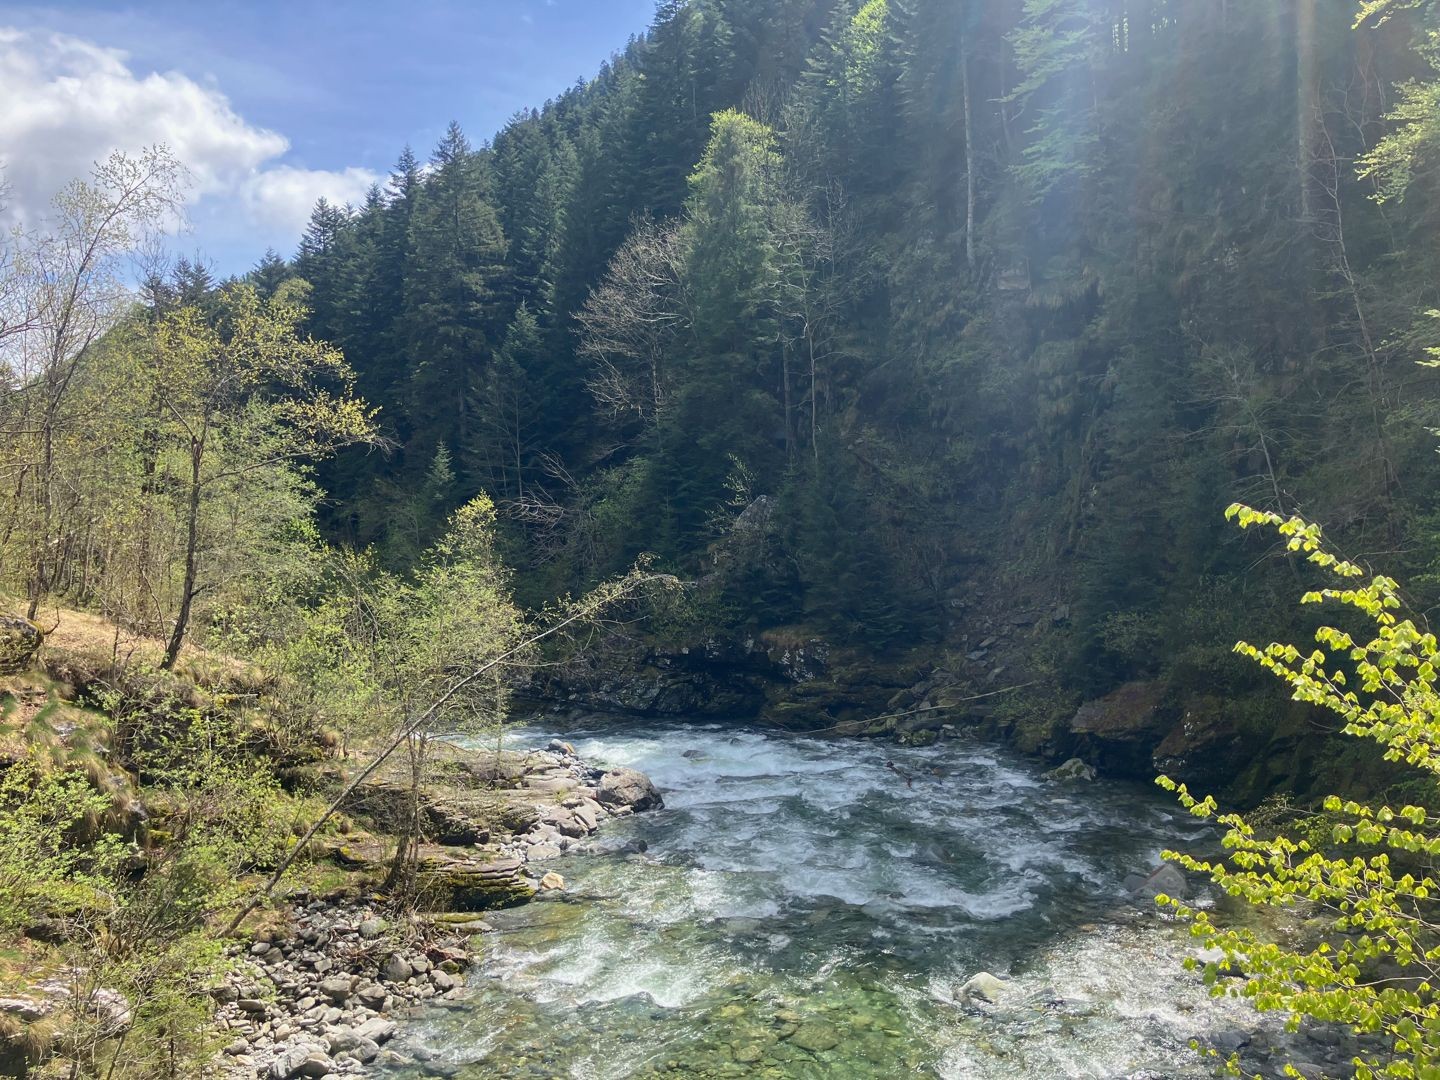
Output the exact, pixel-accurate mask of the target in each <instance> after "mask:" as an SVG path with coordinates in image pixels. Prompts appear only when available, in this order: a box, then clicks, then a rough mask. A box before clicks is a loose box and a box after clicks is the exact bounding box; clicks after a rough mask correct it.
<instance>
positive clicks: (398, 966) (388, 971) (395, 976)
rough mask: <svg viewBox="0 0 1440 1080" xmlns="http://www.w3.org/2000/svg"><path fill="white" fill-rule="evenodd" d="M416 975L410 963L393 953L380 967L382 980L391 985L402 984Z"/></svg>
mask: <svg viewBox="0 0 1440 1080" xmlns="http://www.w3.org/2000/svg"><path fill="white" fill-rule="evenodd" d="M414 973H415V972H414V969H412V968H411V967H410V964H409V962H408V961H407V960H406V959H405V958H404V957H403V956H401V955H400V954H399V953H391V954H390V956H389V957H388V958H387V959H386V960H385V962H384V963H383V964H381V965H380V978H381V979H383V980H384V981H385V982H389V983H402V982H404V981H405V980H406V979H408V978H410V976H411V975H413V974H414Z"/></svg>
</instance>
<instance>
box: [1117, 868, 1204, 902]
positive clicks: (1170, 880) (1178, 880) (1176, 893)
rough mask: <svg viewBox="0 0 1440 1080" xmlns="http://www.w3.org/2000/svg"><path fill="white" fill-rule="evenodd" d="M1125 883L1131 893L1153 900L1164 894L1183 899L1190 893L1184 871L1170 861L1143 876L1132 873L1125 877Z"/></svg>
mask: <svg viewBox="0 0 1440 1080" xmlns="http://www.w3.org/2000/svg"><path fill="white" fill-rule="evenodd" d="M1125 885H1126V887H1127V888H1128V889H1129V890H1130V895H1131V896H1134V897H1135V898H1137V899H1145V900H1153V899H1155V898H1156V897H1157V896H1161V895H1164V896H1171V897H1174V898H1175V899H1177V900H1183V899H1185V897H1187V896H1188V895H1189V894H1190V886H1189V883H1188V882H1187V881H1186V880H1185V875H1184V873H1183V872H1182V871H1181V870H1180V869H1179V868H1178V867H1176V866H1173V865H1171V864H1170V863H1166V864H1165V865H1164V866H1160V867H1157V868H1156V869H1154V870H1152V871H1151V872H1150V873H1149V874H1148V875H1146V876H1145V877H1143V878H1142V877H1140V876H1139V875H1138V874H1132V875H1131V876H1130V877H1128V878H1126V879H1125Z"/></svg>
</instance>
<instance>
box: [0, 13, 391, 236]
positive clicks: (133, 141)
mask: <svg viewBox="0 0 1440 1080" xmlns="http://www.w3.org/2000/svg"><path fill="white" fill-rule="evenodd" d="M0 102H4V105H3V107H0V162H3V164H4V166H5V178H6V180H7V181H8V183H9V187H10V193H9V194H10V208H9V216H11V217H12V218H21V219H27V220H34V219H36V218H38V217H39V216H41V215H43V214H44V212H45V208H46V207H47V206H48V204H49V201H50V199H51V198H52V197H53V196H54V194H55V193H56V192H57V191H58V190H59V189H60V188H61V187H62V186H63V185H64V184H65V183H66V182H68V181H69V180H71V179H73V178H75V177H77V176H85V175H87V174H88V173H89V171H90V168H91V166H92V164H93V163H94V162H95V161H97V160H99V159H102V158H104V157H106V156H107V155H108V154H109V153H110V152H111V151H112V150H115V149H122V150H127V151H131V152H134V151H137V150H140V149H141V148H143V147H146V146H149V145H152V144H155V143H164V144H165V145H166V146H168V147H169V148H170V150H171V152H172V153H173V154H174V155H175V156H176V158H178V159H179V160H180V161H181V162H183V163H184V164H185V166H186V167H187V168H188V169H189V170H190V172H191V175H192V177H193V180H194V185H193V188H192V190H191V200H192V201H195V202H199V201H201V200H203V201H204V202H205V203H207V204H211V203H213V202H219V203H221V204H230V205H232V206H233V207H235V209H236V210H237V211H238V212H239V213H240V214H241V215H243V217H244V218H245V219H247V220H248V222H249V223H250V224H251V225H253V226H254V227H255V228H256V230H257V231H258V232H260V233H262V234H264V235H266V236H277V237H279V236H284V237H291V238H293V237H294V236H295V235H297V234H298V232H299V230H300V229H301V228H302V227H303V225H304V222H305V219H306V217H307V216H308V215H309V211H310V208H311V206H312V205H313V204H314V202H315V200H316V199H317V198H319V197H320V196H322V195H324V196H325V197H326V198H329V199H331V200H333V201H336V202H353V201H358V199H359V198H360V196H361V195H363V193H364V191H365V188H366V187H368V186H369V185H370V184H371V183H372V182H373V181H375V180H376V179H378V177H377V176H376V175H375V174H374V173H371V172H370V171H369V170H366V169H358V168H349V169H344V170H340V171H334V172H331V171H326V170H317V169H303V168H298V167H296V166H294V165H288V164H281V163H280V162H279V159H280V158H281V157H282V155H284V154H285V153H286V151H287V150H288V149H289V147H290V143H289V140H288V139H286V138H285V136H283V135H281V134H279V133H278V132H274V131H269V130H267V129H265V128H261V127H257V126H255V125H253V124H251V123H249V122H248V121H246V120H245V118H244V117H242V116H241V115H240V114H239V113H237V112H236V111H235V109H234V108H233V107H232V106H231V104H230V102H229V100H228V99H227V98H226V96H225V95H224V94H223V93H222V92H221V91H220V90H219V89H218V88H217V87H215V86H213V85H206V84H203V83H200V82H196V81H195V80H194V79H192V78H190V77H189V76H187V75H184V74H181V73H180V72H176V71H170V72H165V73H160V72H151V73H149V74H140V73H137V72H136V71H134V70H132V69H131V68H130V66H129V63H128V58H127V56H126V54H125V53H123V52H121V51H119V50H117V49H110V48H106V47H104V46H101V45H97V44H94V43H93V42H89V41H85V40H83V39H81V38H78V37H73V36H69V35H66V34H57V33H44V32H30V31H22V30H15V29H7V28H4V27H0ZM206 209H207V210H209V211H211V212H210V213H207V214H206V215H205V216H207V217H212V216H215V215H214V213H213V211H214V209H215V207H213V206H210V205H207V207H206Z"/></svg>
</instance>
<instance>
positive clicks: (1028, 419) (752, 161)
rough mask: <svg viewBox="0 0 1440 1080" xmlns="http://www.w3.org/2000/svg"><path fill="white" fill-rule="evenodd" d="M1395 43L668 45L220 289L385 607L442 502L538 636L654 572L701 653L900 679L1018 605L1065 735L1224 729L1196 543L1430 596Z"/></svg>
mask: <svg viewBox="0 0 1440 1080" xmlns="http://www.w3.org/2000/svg"><path fill="white" fill-rule="evenodd" d="M1428 19H1429V15H1428V12H1427V10H1426V9H1425V6H1424V5H1421V4H1414V3H1393V4H1386V3H1382V4H1372V5H1368V7H1367V9H1366V11H1365V12H1364V14H1363V17H1362V19H1361V23H1360V24H1359V26H1358V32H1357V28H1356V27H1355V20H1356V10H1355V8H1354V6H1353V5H1352V4H1351V3H1349V2H1347V0H1264V2H1256V3H1246V4H1235V3H1228V2H1226V0H1203V2H1179V0H1174V2H1165V0H1109V2H1103V3H1102V2H1093V0H991V2H983V3H982V2H978V0H968V2H959V0H869V2H866V3H864V4H860V3H857V2H853V0H850V2H825V0H783V2H782V0H776V2H758V0H667V2H665V3H663V4H661V5H660V8H659V10H658V12H657V14H656V17H655V21H654V24H653V26H652V27H651V29H650V31H649V32H648V34H646V35H645V36H644V37H643V38H639V39H636V40H634V41H632V43H631V44H630V46H629V47H628V48H627V49H626V50H625V51H624V53H623V54H621V55H619V56H617V57H615V59H614V60H613V62H612V63H611V64H609V65H608V66H607V67H606V68H605V69H604V70H602V71H601V72H600V74H599V75H598V76H597V77H596V78H595V79H594V80H592V81H590V82H587V83H584V84H581V85H578V86H576V87H575V88H574V89H573V90H570V91H568V92H567V93H565V94H563V95H561V96H560V97H559V98H557V99H555V100H554V101H551V102H549V103H547V104H546V105H545V106H544V107H543V108H540V109H539V110H537V111H532V112H527V113H524V114H521V115H519V116H516V117H515V118H514V120H513V121H512V122H511V123H510V124H509V125H508V126H507V127H506V128H505V129H504V130H503V131H502V132H500V133H499V134H498V135H496V136H495V137H494V139H493V141H491V142H487V143H472V142H471V141H470V140H469V139H468V138H467V137H466V135H465V134H463V133H462V131H461V130H460V128H459V127H458V126H452V127H451V130H450V132H449V133H448V134H447V136H446V137H445V139H444V140H443V141H442V142H441V144H440V145H439V146H438V147H436V148H435V149H434V151H433V152H432V153H431V154H430V156H429V158H428V160H427V161H425V162H423V163H422V161H421V160H420V159H419V158H417V157H416V155H414V154H413V153H411V152H410V151H409V150H406V151H405V152H404V153H403V154H402V155H401V157H400V160H399V163H398V164H397V166H396V168H395V171H394V174H393V175H392V177H391V178H390V181H389V183H388V185H387V186H386V187H385V188H384V189H383V190H381V189H376V190H373V191H372V192H371V194H370V196H369V197H368V198H367V200H366V202H365V204H364V205H363V206H360V207H346V208H342V207H336V206H331V205H326V204H323V203H322V204H321V205H319V206H317V207H316V209H315V213H314V215H313V218H312V220H311V223H310V227H309V229H308V232H307V234H306V236H305V238H304V241H303V243H302V244H301V247H300V250H299V253H298V255H297V257H296V258H295V259H294V261H293V262H289V263H286V262H284V261H283V260H281V259H279V258H277V257H274V256H273V255H272V256H267V258H266V260H265V261H264V262H263V263H262V264H261V265H260V266H259V267H258V268H257V269H256V271H255V273H254V275H253V278H254V280H255V282H256V283H257V285H258V286H259V287H260V289H261V291H262V293H263V292H266V291H269V290H271V289H273V288H274V287H275V286H276V284H277V283H278V282H279V281H281V280H282V279H284V278H285V277H287V276H289V275H292V274H293V275H298V276H301V277H303V278H304V279H305V280H306V281H308V282H309V283H310V285H311V286H312V289H313V293H312V299H313V314H312V316H311V318H310V321H309V329H310V331H311V332H312V333H313V334H315V335H316V336H317V337H319V338H322V339H324V340H328V341H331V342H334V343H335V344H337V345H338V346H339V347H340V348H341V349H342V350H343V352H344V354H345V356H346V358H347V359H348V361H349V362H350V363H351V364H352V365H353V366H354V367H355V369H356V370H357V371H358V373H359V382H358V388H359V392H360V393H361V394H362V395H363V396H364V397H365V398H366V399H367V400H368V401H370V402H371V403H373V404H376V405H379V406H380V407H381V411H380V413H379V417H378V421H379V423H380V425H381V428H382V431H383V434H384V436H385V437H386V438H387V439H388V440H389V444H388V445H389V449H388V451H387V452H377V451H375V450H374V449H373V448H367V449H364V450H357V451H351V452H349V453H348V454H346V455H344V456H342V457H341V458H340V459H339V460H338V461H337V462H335V463H334V464H333V465H331V466H327V467H326V468H325V469H324V471H323V472H322V474H321V480H322V484H323V486H324V487H325V489H326V490H327V491H328V492H329V494H330V501H329V502H328V504H327V508H326V511H325V515H324V517H325V527H326V529H327V530H328V531H329V532H330V533H331V534H332V535H333V536H334V537H337V538H342V539H345V540H349V541H353V542H356V543H359V544H362V545H368V544H374V545H376V546H377V548H378V550H379V551H380V552H382V553H383V558H384V559H385V560H386V561H388V562H390V563H392V564H396V565H403V564H405V563H407V562H408V561H410V560H412V559H413V558H414V556H415V553H416V552H417V551H419V550H420V549H421V548H423V546H424V545H425V543H426V542H427V541H428V540H429V539H430V538H431V537H432V536H433V535H434V534H435V532H436V530H437V529H438V528H439V527H440V525H441V523H442V522H443V520H444V516H445V514H446V513H447V512H448V511H449V510H450V509H452V508H453V507H454V506H455V505H457V504H459V503H461V502H463V501H464V500H465V499H467V498H469V497H470V496H472V495H473V494H475V493H476V492H478V491H482V490H483V491H486V492H488V493H490V495H491V496H492V497H493V498H494V499H495V501H496V503H497V505H498V506H499V507H500V508H501V514H502V517H503V519H504V521H505V522H506V523H507V530H508V550H509V552H510V557H511V558H512V559H513V560H514V561H515V562H516V563H517V564H518V565H519V567H520V568H521V594H522V596H525V597H527V598H528V599H529V600H530V601H531V602H534V601H537V600H539V599H541V598H543V597H546V596H549V595H552V594H555V593H557V592H563V591H566V590H570V589H574V588H577V587H579V586H582V585H584V584H585V583H587V582H590V581H593V580H595V579H597V578H598V577H599V576H601V575H604V574H607V573H610V572H614V571H616V570H618V569H622V568H623V567H625V566H627V565H628V564H629V563H630V562H631V560H633V559H634V558H635V557H636V556H637V555H638V554H640V553H642V552H654V553H655V554H657V555H658V556H659V558H660V561H661V562H662V564H663V565H664V566H665V567H666V568H667V569H671V570H674V571H675V572H677V573H679V574H681V575H682V576H684V577H686V578H688V579H691V580H696V579H698V580H701V581H703V583H704V585H705V596H706V599H705V602H704V603H703V604H702V605H701V616H700V618H701V621H702V623H703V624H704V625H703V627H701V628H700V629H703V631H704V632H706V633H711V634H715V633H718V634H720V635H721V636H722V637H723V636H735V635H749V634H753V633H755V632H756V631H765V630H767V629H774V628H777V627H788V628H792V629H793V628H796V627H798V628H801V630H802V631H803V632H805V633H816V634H820V635H822V636H824V637H826V638H827V639H830V640H834V641H838V642H842V643H851V644H857V645H863V646H865V647H866V648H868V649H870V650H872V651H873V652H875V653H876V654H877V655H880V654H890V655H893V654H894V653H895V652H896V651H897V650H898V651H901V652H903V651H905V650H913V649H916V648H920V649H922V650H929V651H930V654H932V655H938V654H939V650H941V649H942V648H945V647H949V648H952V649H953V648H959V650H960V651H961V652H963V651H965V649H966V648H967V646H966V645H965V644H963V642H965V641H967V640H969V638H967V635H969V636H970V638H973V639H977V640H978V638H980V637H984V636H986V635H985V631H984V629H983V627H984V626H985V625H986V621H987V620H988V621H992V622H993V621H999V622H1001V623H1003V622H1004V621H1005V620H1006V618H1007V615H1008V609H1010V608H1013V607H1014V606H1016V605H1019V606H1021V607H1026V608H1033V609H1034V610H1037V611H1042V615H1041V616H1040V618H1041V621H1043V622H1046V623H1047V624H1049V623H1053V624H1054V626H1053V628H1051V629H1050V630H1049V631H1048V632H1047V633H1046V634H1045V635H1044V636H1043V640H1040V641H1038V642H1037V643H1036V644H1035V645H1034V646H1033V647H1027V651H1028V652H1029V653H1031V654H1032V655H1030V656H1028V657H1027V660H1026V662H1027V664H1028V665H1029V666H1030V667H1031V668H1032V669H1039V670H1041V671H1043V672H1045V673H1046V674H1047V675H1055V676H1058V678H1059V685H1060V686H1062V687H1063V688H1064V691H1065V693H1066V694H1068V695H1070V697H1069V698H1068V700H1070V701H1074V700H1078V699H1079V698H1081V697H1096V696H1099V695H1101V694H1104V693H1105V692H1107V691H1109V690H1111V689H1112V688H1114V687H1115V686H1117V685H1119V684H1121V683H1122V682H1124V681H1126V680H1128V679H1134V678H1137V677H1148V676H1152V675H1154V674H1156V672H1157V670H1158V669H1161V668H1164V669H1165V670H1166V671H1167V672H1168V674H1169V675H1170V677H1171V685H1172V687H1178V689H1179V692H1180V694H1181V696H1182V697H1183V696H1185V695H1195V694H1202V693H1213V692H1214V691H1215V690H1216V689H1217V688H1220V689H1223V688H1224V686H1225V684H1226V683H1228V682H1232V681H1234V680H1237V679H1239V678H1240V677H1241V676H1242V674H1243V672H1242V671H1241V670H1240V667H1241V666H1240V665H1238V664H1237V663H1236V662H1235V661H1233V660H1232V659H1230V658H1229V656H1228V648H1229V645H1230V644H1231V643H1232V642H1233V640H1234V639H1235V638H1236V637H1237V636H1238V633H1239V631H1240V630H1241V629H1243V628H1247V627H1248V629H1249V630H1250V631H1251V632H1253V631H1254V629H1255V627H1256V624H1257V623H1260V624H1262V625H1263V624H1264V623H1265V621H1266V619H1267V612H1272V613H1273V612H1278V611H1279V610H1280V609H1281V608H1282V607H1283V606H1284V605H1281V604H1280V603H1278V602H1272V601H1271V599H1270V594H1269V592H1268V591H1267V590H1268V588H1269V587H1270V586H1273V585H1274V584H1275V583H1276V582H1277V581H1278V580H1279V577H1280V576H1279V575H1275V574H1273V573H1269V574H1267V573H1255V572H1253V567H1254V565H1255V563H1256V560H1257V559H1259V558H1261V556H1262V555H1263V549H1257V548H1255V547H1253V546H1245V545H1243V544H1242V543H1241V542H1239V541H1238V540H1237V539H1236V538H1234V537H1231V536H1230V535H1229V534H1228V533H1227V532H1226V531H1225V530H1224V527H1223V523H1222V521H1221V514H1220V511H1221V510H1222V509H1223V508H1224V507H1225V505H1227V504H1228V503H1229V502H1231V501H1233V500H1236V499H1242V500H1245V501H1247V502H1249V503H1251V504H1254V505H1257V506H1260V507H1263V508H1267V509H1274V510H1278V511H1282V512H1285V513H1289V512H1294V511H1297V510H1298V511H1303V512H1305V513H1306V514H1307V515H1308V516H1310V517H1311V518H1313V519H1316V520H1321V521H1324V522H1326V523H1327V524H1328V525H1329V527H1330V529H1331V531H1332V533H1333V534H1334V535H1335V536H1336V537H1337V538H1338V540H1339V542H1340V543H1342V544H1343V545H1344V547H1345V548H1346V550H1347V551H1349V552H1351V553H1353V554H1356V555H1359V556H1361V557H1369V556H1371V555H1374V556H1376V557H1377V558H1378V557H1380V556H1381V555H1382V554H1383V558H1384V562H1385V563H1386V564H1387V565H1389V566H1392V567H1397V568H1399V569H1401V570H1404V571H1406V572H1408V573H1409V575H1410V577H1411V579H1412V580H1414V579H1415V577H1416V575H1417V574H1418V575H1420V577H1421V581H1422V583H1423V576H1424V574H1425V573H1426V572H1427V571H1428V568H1429V562H1430V559H1431V555H1430V554H1429V553H1430V552H1431V551H1432V549H1433V543H1432V542H1431V541H1432V539H1433V535H1434V530H1435V518H1434V512H1435V504H1434V495H1433V492H1434V491H1435V470H1436V466H1437V464H1440V462H1437V459H1436V456H1435V445H1434V444H1435V440H1434V437H1433V436H1432V435H1431V434H1430V432H1429V430H1428V425H1431V424H1433V423H1435V422H1436V421H1435V420H1434V418H1433V413H1434V411H1435V410H1434V407H1433V402H1434V399H1435V394H1436V380H1435V378H1434V377H1433V376H1432V374H1431V373H1430V372H1429V371H1428V370H1426V369H1425V368H1424V367H1422V366H1421V365H1420V364H1419V363H1417V361H1423V360H1424V359H1425V358H1426V355H1427V354H1426V352H1425V350H1426V347H1427V346H1428V345H1429V344H1430V343H1432V342H1435V341H1436V340H1437V339H1440V334H1437V331H1440V326H1437V324H1436V322H1435V319H1434V318H1433V317H1432V316H1431V315H1430V314H1428V309H1429V308H1430V307H1431V306H1432V305H1434V304H1435V302H1436V300H1435V289H1434V282H1435V280H1436V273H1435V271H1436V265H1435V263H1436V259H1437V256H1440V252H1437V249H1436V246H1435V244H1434V243H1433V231H1432V230H1433V228H1434V224H1435V222H1434V216H1433V209H1432V207H1433V188H1434V183H1435V180H1434V171H1433V157H1432V154H1433V146H1432V141H1431V140H1432V135H1433V126H1434V119H1433V109H1432V108H1430V105H1433V98H1434V94H1435V91H1434V84H1433V83H1431V82H1427V81H1426V80H1427V79H1431V78H1433V76H1434V69H1433V67H1432V60H1433V55H1434V54H1433V51H1432V49H1433V40H1432V39H1431V38H1429V37H1428V36H1427V34H1428V33H1429V32H1430V31H1429V26H1430V23H1429V21H1428ZM761 500H763V501H761ZM737 522H738V523H740V525H739V527H738V528H737ZM1267 583H1268V584H1267ZM1275 618H1276V619H1278V618H1280V616H1279V615H1278V614H1276V615H1275ZM1032 621H1033V620H1032ZM695 630H696V628H695V627H692V628H691V631H695ZM686 632H690V631H686ZM682 636H683V634H682ZM969 647H972V648H973V641H970V645H969ZM1012 674H1014V672H1013V671H1012ZM1049 707H1051V708H1062V707H1064V702H1063V701H1062V702H1061V703H1060V704H1058V705H1057V704H1056V703H1055V702H1054V700H1053V697H1052V700H1051V701H1050V705H1049ZM1227 707H1228V706H1227Z"/></svg>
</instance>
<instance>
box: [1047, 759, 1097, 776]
mask: <svg viewBox="0 0 1440 1080" xmlns="http://www.w3.org/2000/svg"><path fill="white" fill-rule="evenodd" d="M1043 779H1045V780H1087V781H1088V780H1094V779H1095V766H1093V765H1087V764H1085V762H1083V761H1081V760H1080V759H1079V758H1078V757H1072V758H1071V759H1070V760H1069V761H1067V762H1065V763H1064V764H1063V765H1057V766H1055V768H1053V769H1051V770H1050V771H1049V772H1047V773H1045V774H1044V776H1043Z"/></svg>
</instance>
